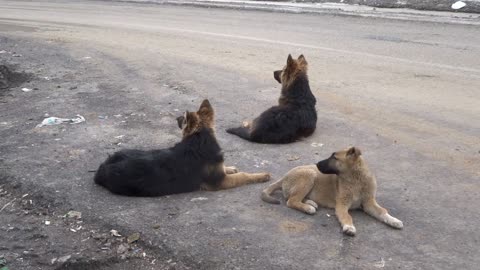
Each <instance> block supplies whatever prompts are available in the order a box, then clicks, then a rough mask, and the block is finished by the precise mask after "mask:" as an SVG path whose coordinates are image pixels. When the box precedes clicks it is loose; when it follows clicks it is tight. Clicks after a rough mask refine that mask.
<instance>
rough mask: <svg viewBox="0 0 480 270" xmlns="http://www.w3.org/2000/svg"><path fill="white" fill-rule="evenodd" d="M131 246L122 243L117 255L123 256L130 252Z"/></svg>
mask: <svg viewBox="0 0 480 270" xmlns="http://www.w3.org/2000/svg"><path fill="white" fill-rule="evenodd" d="M128 248H129V246H128V245H127V244H125V243H122V244H120V245H119V246H118V248H117V254H123V253H125V252H127V251H128Z"/></svg>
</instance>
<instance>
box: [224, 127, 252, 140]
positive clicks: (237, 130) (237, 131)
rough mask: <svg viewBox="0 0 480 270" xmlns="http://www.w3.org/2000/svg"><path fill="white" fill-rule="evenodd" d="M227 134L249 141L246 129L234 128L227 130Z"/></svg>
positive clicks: (248, 133) (248, 132)
mask: <svg viewBox="0 0 480 270" xmlns="http://www.w3.org/2000/svg"><path fill="white" fill-rule="evenodd" d="M227 132H228V133H230V134H233V135H237V136H238V137H240V138H242V139H245V140H247V141H250V140H251V139H250V130H249V128H246V127H236V128H229V129H227Z"/></svg>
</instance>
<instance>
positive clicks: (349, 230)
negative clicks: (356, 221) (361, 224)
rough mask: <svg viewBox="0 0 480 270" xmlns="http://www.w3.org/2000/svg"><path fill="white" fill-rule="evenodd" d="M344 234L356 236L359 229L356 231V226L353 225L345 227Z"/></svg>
mask: <svg viewBox="0 0 480 270" xmlns="http://www.w3.org/2000/svg"><path fill="white" fill-rule="evenodd" d="M342 230H343V233H344V234H346V235H348V236H355V233H356V232H357V229H355V226H353V225H347V224H345V225H343V228H342Z"/></svg>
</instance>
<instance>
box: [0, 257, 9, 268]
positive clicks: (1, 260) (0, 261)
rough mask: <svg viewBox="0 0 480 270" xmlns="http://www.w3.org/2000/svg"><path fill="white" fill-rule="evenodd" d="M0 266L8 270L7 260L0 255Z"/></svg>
mask: <svg viewBox="0 0 480 270" xmlns="http://www.w3.org/2000/svg"><path fill="white" fill-rule="evenodd" d="M0 267H1V268H0V270H8V267H7V260H6V259H5V258H4V257H3V256H0Z"/></svg>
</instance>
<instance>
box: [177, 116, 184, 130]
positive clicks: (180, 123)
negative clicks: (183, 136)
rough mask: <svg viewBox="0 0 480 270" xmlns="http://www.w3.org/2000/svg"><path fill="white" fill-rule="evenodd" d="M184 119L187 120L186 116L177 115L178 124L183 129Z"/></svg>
mask: <svg viewBox="0 0 480 270" xmlns="http://www.w3.org/2000/svg"><path fill="white" fill-rule="evenodd" d="M183 120H185V117H184V116H180V117H177V124H178V127H179V128H180V129H182V124H183Z"/></svg>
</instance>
